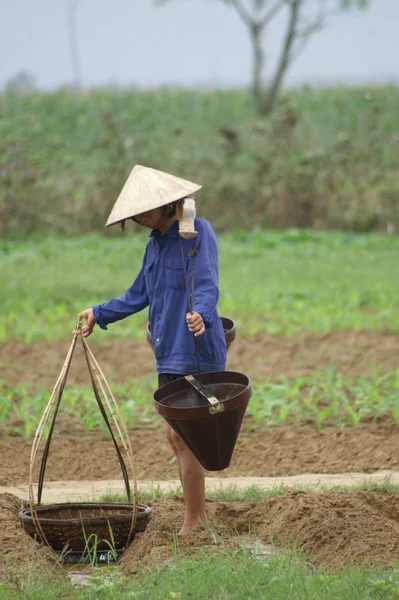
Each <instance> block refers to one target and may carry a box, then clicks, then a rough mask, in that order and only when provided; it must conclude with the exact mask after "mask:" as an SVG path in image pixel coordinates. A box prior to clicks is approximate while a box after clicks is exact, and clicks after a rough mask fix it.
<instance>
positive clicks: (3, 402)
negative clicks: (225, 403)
mask: <svg viewBox="0 0 399 600" xmlns="http://www.w3.org/2000/svg"><path fill="white" fill-rule="evenodd" d="M155 388H156V382H155V379H153V378H148V379H144V380H140V379H137V378H136V379H135V380H134V381H133V380H132V381H130V382H129V383H126V384H124V385H123V386H120V385H112V390H113V393H114V395H115V396H116V397H117V398H118V404H119V407H120V411H121V414H122V418H123V420H124V422H125V423H126V425H127V426H131V427H133V426H137V425H138V424H141V425H144V424H148V423H152V422H153V421H154V420H157V419H158V417H157V416H156V414H155V413H154V410H153V407H152V403H151V401H150V398H151V397H152V394H153V390H154V389H155ZM252 389H253V398H252V400H251V402H250V404H249V407H248V411H247V416H246V420H245V425H244V427H249V428H251V427H253V426H257V427H258V426H260V427H266V426H270V425H288V424H296V425H303V424H312V425H315V426H316V427H318V428H322V427H325V426H327V425H329V426H331V425H333V426H334V425H335V426H339V427H342V426H354V425H358V424H359V423H360V422H362V421H371V420H374V421H376V420H378V419H381V418H382V417H392V418H394V419H395V420H396V421H398V422H399V369H397V370H396V371H390V372H388V373H382V372H381V371H379V370H378V369H376V368H374V369H373V368H372V370H371V375H370V377H364V376H360V375H359V376H356V377H347V378H345V377H344V376H343V375H341V374H339V373H336V372H335V371H334V369H333V368H329V369H321V370H319V371H316V372H315V373H314V374H313V375H311V376H308V377H296V378H294V379H293V380H292V381H290V380H288V379H287V378H286V377H284V376H281V377H280V380H274V381H270V380H267V381H252ZM48 397H49V391H48V390H44V389H43V390H40V391H39V392H34V391H33V390H32V386H30V385H29V384H28V385H19V386H17V387H12V386H10V385H8V384H6V383H5V382H3V383H1V382H0V428H1V431H2V434H3V436H7V435H9V434H14V435H15V434H18V435H21V436H22V437H24V438H29V437H31V436H32V434H33V433H34V431H35V428H36V426H37V423H38V422H39V419H40V416H41V414H42V412H43V410H44V407H45V406H46V404H47V401H48ZM62 410H63V412H64V413H65V414H68V415H69V416H70V417H73V418H75V419H76V421H77V422H79V423H81V425H83V427H84V429H85V432H86V434H88V433H90V432H93V431H95V430H102V431H103V432H104V433H106V428H105V426H104V422H103V418H102V416H101V413H100V411H99V410H98V407H97V404H96V402H95V399H94V394H93V392H92V390H91V388H89V387H82V388H79V387H75V386H71V387H70V386H67V387H66V389H65V391H64V396H63V401H62Z"/></svg>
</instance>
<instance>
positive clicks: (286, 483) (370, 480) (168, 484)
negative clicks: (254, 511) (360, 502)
mask: <svg viewBox="0 0 399 600" xmlns="http://www.w3.org/2000/svg"><path fill="white" fill-rule="evenodd" d="M387 481H389V482H390V483H394V484H399V471H378V472H376V473H370V474H367V475H366V474H365V473H335V474H325V473H314V474H312V473H305V474H303V475H293V476H290V477H228V478H224V477H223V478H222V477H207V478H206V482H205V483H206V490H207V491H208V492H209V491H215V490H223V489H227V488H230V487H234V488H236V489H240V490H241V489H246V488H249V487H251V486H256V487H258V488H260V489H262V490H272V489H278V488H280V487H284V488H289V489H295V490H296V491H298V490H302V491H309V490H313V491H317V490H327V489H331V488H333V487H336V486H345V487H356V486H359V485H362V484H365V483H367V484H378V483H386V482H387ZM137 484H138V489H139V490H141V491H149V492H151V491H152V490H158V489H159V490H160V491H162V492H170V491H174V490H178V489H179V488H180V481H179V480H177V479H171V480H169V481H138V482H137ZM35 491H36V490H35ZM124 491H125V488H124V484H123V481H122V480H117V479H108V480H104V481H52V482H49V483H47V484H45V485H44V487H43V502H44V503H45V504H52V503H56V502H72V501H74V502H77V501H83V500H86V501H93V500H98V498H99V497H101V496H104V495H105V494H110V493H117V494H123V493H124ZM6 493H7V494H13V495H14V496H18V498H22V499H23V500H27V498H28V487H27V485H25V484H23V485H14V486H0V495H1V494H6Z"/></svg>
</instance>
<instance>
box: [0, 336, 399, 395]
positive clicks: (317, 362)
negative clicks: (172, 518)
mask: <svg viewBox="0 0 399 600" xmlns="http://www.w3.org/2000/svg"><path fill="white" fill-rule="evenodd" d="M103 339H104V340H106V337H105V336H103ZM69 344H70V341H66V342H57V343H51V344H49V343H35V344H29V345H27V344H23V343H22V342H18V341H15V342H9V343H7V344H4V345H1V346H0V379H3V380H4V381H7V382H8V383H10V384H17V383H22V382H29V383H31V384H33V385H34V387H36V388H39V387H49V388H52V386H53V385H54V384H55V382H56V379H57V377H58V375H59V372H60V370H61V367H62V364H63V362H64V359H65V356H66V353H67V350H68V348H69ZM90 347H91V349H92V350H93V352H94V354H95V356H96V358H97V360H98V361H99V363H100V365H101V367H102V369H103V371H104V373H105V375H106V377H107V378H109V380H110V381H115V382H118V383H123V382H125V381H127V380H129V379H132V378H134V377H140V378H142V377H148V376H151V375H154V373H155V363H154V358H153V355H152V352H151V350H150V348H149V346H148V345H147V343H146V342H144V341H143V342H140V341H131V340H122V341H117V342H116V341H105V342H102V343H101V344H100V343H99V342H98V338H97V340H96V338H95V337H94V338H93V339H90ZM80 352H81V348H80V347H79V348H78V349H77V354H76V358H75V359H74V362H73V364H72V367H71V371H70V375H69V383H71V384H83V385H89V377H88V374H87V372H86V368H85V367H84V363H83V357H82V360H79V359H78V356H79V353H80ZM398 357H399V335H393V334H372V333H368V332H365V331H357V332H356V331H355V332H341V333H330V334H327V335H324V336H316V335H313V334H310V333H303V334H300V335H298V336H297V337H295V338H282V337H274V336H271V335H264V334H261V333H259V334H257V335H256V336H255V337H253V338H250V339H249V338H245V337H242V334H241V333H240V332H238V339H237V341H235V342H234V343H233V344H232V346H231V348H230V350H229V355H228V365H227V366H228V369H229V370H232V371H241V372H244V373H246V374H247V375H248V376H249V377H251V378H256V379H257V380H261V379H265V378H268V377H271V378H276V377H278V376H279V375H280V374H281V373H284V375H286V376H287V377H290V378H292V377H295V376H297V375H309V374H310V373H312V372H313V371H315V370H316V369H320V368H323V367H328V366H329V365H331V364H334V365H335V368H336V370H337V371H338V372H341V373H344V374H346V375H354V374H360V375H367V374H368V373H369V370H370V365H371V364H374V365H380V367H381V368H385V369H395V368H397V367H398V366H399V358H398ZM154 380H155V378H154Z"/></svg>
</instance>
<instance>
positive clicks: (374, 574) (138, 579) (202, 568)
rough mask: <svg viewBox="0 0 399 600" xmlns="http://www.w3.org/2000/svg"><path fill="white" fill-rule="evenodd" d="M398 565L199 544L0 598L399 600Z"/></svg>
mask: <svg viewBox="0 0 399 600" xmlns="http://www.w3.org/2000/svg"><path fill="white" fill-rule="evenodd" d="M398 585H399V571H398V569H381V568H377V567H350V568H345V569H343V570H342V572H340V573H327V572H325V571H323V570H322V569H314V568H313V567H312V566H310V565H309V564H308V563H307V562H306V561H305V559H304V558H303V557H302V556H301V553H300V552H287V553H284V554H278V553H276V552H272V553H271V555H270V556H268V557H266V558H263V559H262V558H261V557H260V556H259V555H258V553H257V551H256V549H255V548H254V549H252V548H250V547H248V546H243V547H241V548H238V549H236V550H231V549H229V548H227V547H223V546H222V547H221V549H220V550H219V551H217V550H216V549H215V550H214V551H212V553H210V552H209V550H208V549H206V548H203V549H201V548H199V549H198V552H197V554H196V556H195V557H193V558H190V559H188V558H184V557H182V556H179V553H178V551H177V550H176V554H175V559H174V560H171V561H169V562H168V563H167V564H166V565H163V566H158V567H154V568H152V569H141V570H140V571H139V574H138V575H137V576H135V578H134V579H130V578H126V577H123V576H122V575H121V573H120V572H119V571H118V570H117V569H107V570H104V569H103V570H99V569H97V570H95V571H94V574H93V576H92V578H91V581H90V582H89V585H88V586H85V587H73V586H72V585H68V584H64V585H63V584H60V583H57V584H53V585H52V584H51V583H50V582H48V581H46V582H42V583H41V582H40V581H36V582H32V583H29V581H27V582H25V583H24V584H20V585H18V584H16V583H15V582H12V583H10V584H7V585H2V586H0V599H1V600H10V599H11V598H12V599H14V598H15V599H19V600H22V599H26V600H28V599H29V600H42V599H44V598H46V600H56V599H57V600H58V599H59V598H76V597H77V596H79V598H81V599H82V600H92V599H93V600H94V599H96V600H98V599H101V600H111V599H112V600H118V599H121V600H122V599H123V600H127V599H129V598H132V599H137V600H158V599H159V600H166V599H171V600H172V599H173V600H188V599H192V600H203V598H207V599H209V600H213V599H215V600H219V599H221V598H222V599H224V600H242V599H243V598H251V599H253V600H256V599H259V600H261V599H262V600H266V599H271V600H287V598H289V599H290V600H291V599H292V600H308V599H310V598H311V599H312V600H325V599H326V598H328V599H329V600H342V599H343V598H344V599H345V600H393V599H396V598H397V597H398V595H397V588H398Z"/></svg>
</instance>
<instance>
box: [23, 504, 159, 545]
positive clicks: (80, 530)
mask: <svg viewBox="0 0 399 600" xmlns="http://www.w3.org/2000/svg"><path fill="white" fill-rule="evenodd" d="M132 510H133V505H132V504H120V503H104V502H103V503H96V502H86V503H80V504H49V505H47V506H46V505H42V506H39V507H37V508H36V512H37V517H38V519H39V521H40V524H41V527H42V529H43V531H44V534H45V536H46V538H47V540H48V542H49V544H50V546H51V547H52V548H53V549H54V550H55V551H56V552H63V551H65V550H66V551H67V552H79V553H82V552H84V551H85V547H86V540H88V539H89V538H90V536H93V535H95V536H96V538H97V550H98V551H99V552H100V551H107V550H110V547H111V545H114V547H115V550H116V551H121V550H122V549H123V548H124V547H125V546H126V545H127V544H129V543H130V542H131V541H132V540H133V538H134V536H135V535H136V533H140V532H143V531H145V529H146V527H147V523H148V520H149V518H150V515H151V508H150V507H149V506H146V505H142V504H139V505H138V510H137V519H136V522H135V527H134V530H133V532H132V534H131V535H130V538H129V539H128V536H129V530H130V523H131V521H132ZM19 518H20V521H21V524H22V527H23V528H24V529H25V531H26V532H27V533H29V535H31V536H32V537H35V535H36V528H35V525H34V523H33V519H32V513H31V510H30V508H28V507H27V508H24V509H23V510H21V511H20V513H19ZM111 531H112V533H111ZM112 538H113V539H112Z"/></svg>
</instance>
